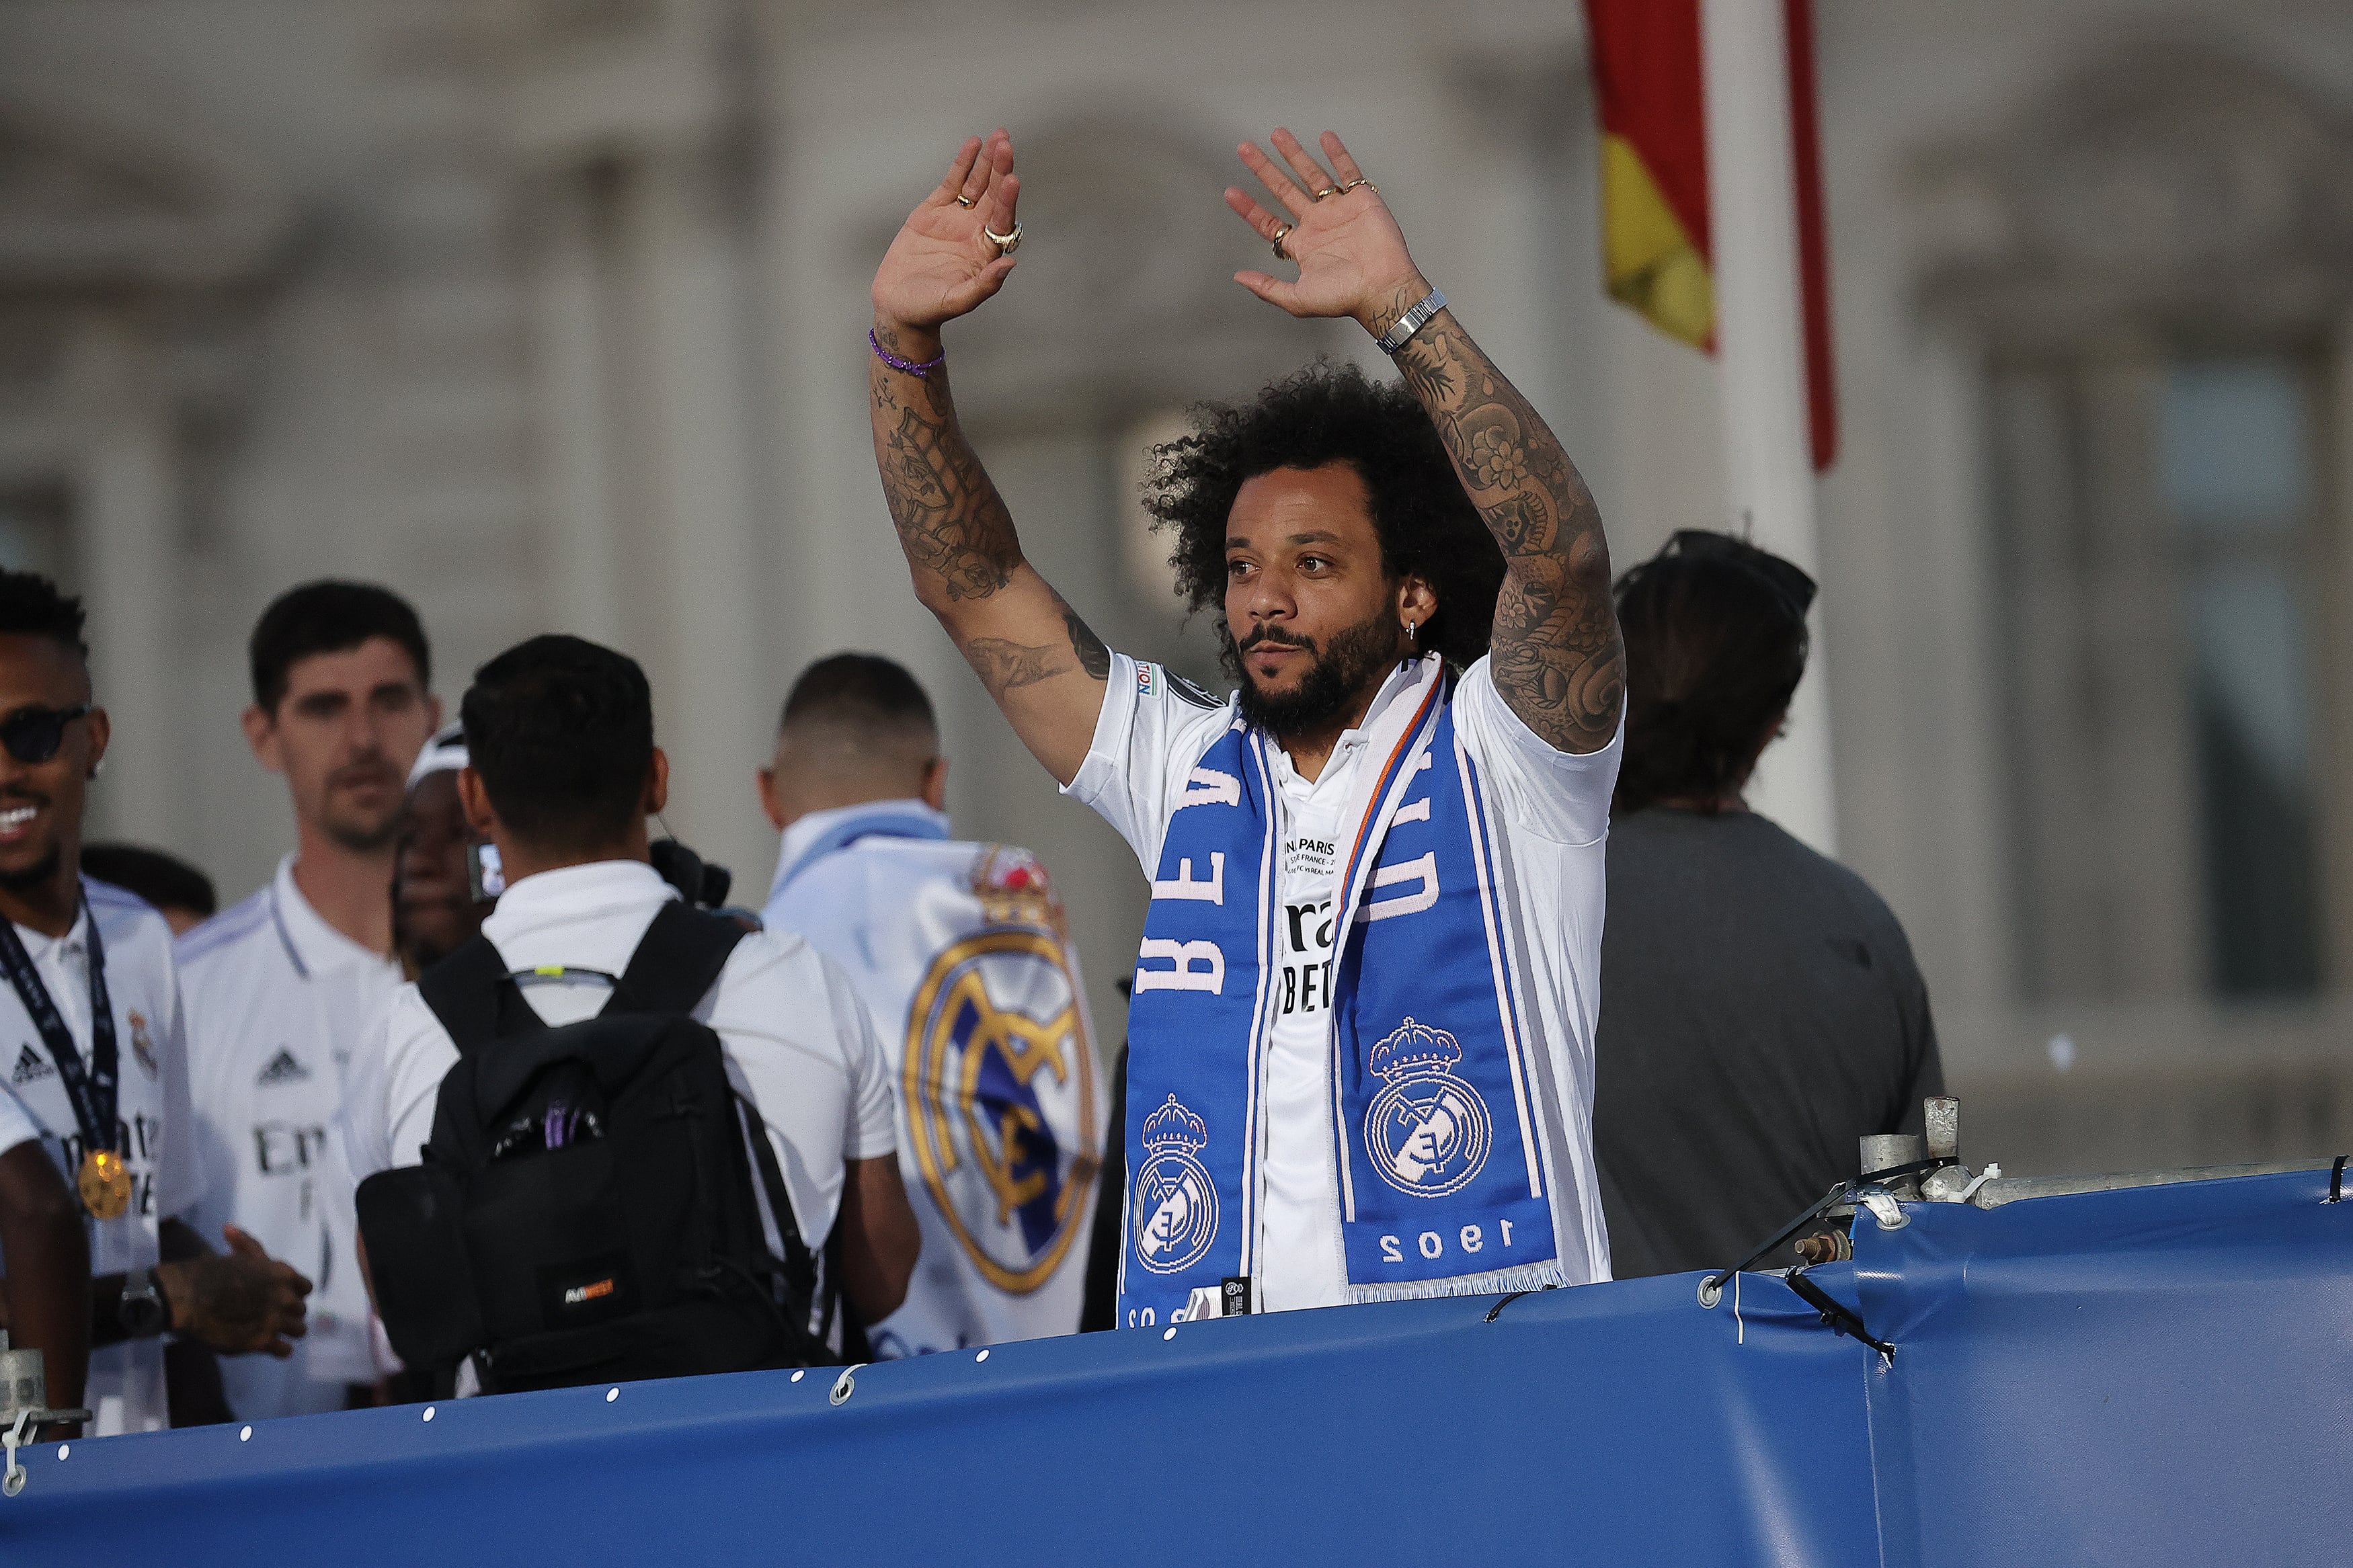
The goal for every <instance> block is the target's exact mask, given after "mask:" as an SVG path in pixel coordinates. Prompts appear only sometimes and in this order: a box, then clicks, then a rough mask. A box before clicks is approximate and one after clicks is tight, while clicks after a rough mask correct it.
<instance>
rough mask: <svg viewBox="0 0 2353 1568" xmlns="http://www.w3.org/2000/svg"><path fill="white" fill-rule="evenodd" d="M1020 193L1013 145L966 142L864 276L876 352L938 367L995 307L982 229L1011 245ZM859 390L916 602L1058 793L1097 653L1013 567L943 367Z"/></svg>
mask: <svg viewBox="0 0 2353 1568" xmlns="http://www.w3.org/2000/svg"><path fill="white" fill-rule="evenodd" d="M1019 194H1020V180H1019V178H1018V176H1016V175H1015V174H1014V173H1013V143H1012V139H1011V138H1010V137H1008V136H1007V135H1006V133H1005V132H1002V131H999V132H997V133H996V134H994V135H992V136H991V137H990V138H989V139H988V141H987V142H986V143H984V142H981V140H980V139H979V138H977V137H975V138H973V139H972V140H970V141H968V142H965V145H964V148H963V150H962V151H961V152H960V153H957V155H956V160H955V163H954V165H953V166H951V167H950V168H949V170H948V175H947V178H946V179H944V180H943V181H942V182H940V184H939V186H938V188H937V189H935V190H934V191H933V192H932V194H931V195H929V196H927V197H925V198H924V199H923V205H920V206H918V207H917V208H916V209H915V210H914V212H913V215H911V216H909V217H908V219H907V223H906V226H904V227H903V228H902V229H901V230H900V231H899V237H897V238H896V239H894V240H892V242H891V249H890V251H889V253H888V254H887V255H885V256H884V257H883V258H882V266H881V270H879V271H878V272H876V274H875V276H874V340H875V342H878V343H880V344H881V346H882V347H883V349H884V350H886V351H887V352H889V353H891V354H892V355H893V356H894V357H896V358H898V359H901V360H905V361H909V362H912V363H918V364H921V363H926V362H928V361H930V360H932V359H934V358H936V357H937V356H938V355H939V353H940V328H941V327H942V325H944V323H946V322H948V321H953V320H955V318H956V317H958V316H961V315H964V314H965V313H966V312H968V311H970V310H973V309H974V308H975V307H976V306H978V305H979V304H980V303H981V302H982V301H984V300H987V299H988V298H989V296H991V295H993V294H995V293H996V292H997V289H999V288H1001V287H1003V285H1004V282H1005V278H1006V275H1007V274H1008V273H1009V272H1011V271H1012V270H1013V266H1014V263H1013V261H1012V259H1011V258H1001V257H999V256H998V255H997V247H996V246H995V245H993V244H991V243H990V242H989V241H988V240H987V238H986V237H984V236H983V235H982V234H981V228H982V226H983V225H984V224H985V225H986V226H988V227H990V228H993V229H995V230H996V231H997V233H999V234H1010V233H1011V232H1013V226H1014V204H1015V201H1016V199H1017V198H1018V195H1019ZM959 195H961V196H963V197H965V198H967V199H969V200H970V201H971V203H972V205H971V206H970V207H965V206H964V205H961V204H960V203H959V201H958V199H957V198H958V197H959ZM867 388H868V393H869V399H868V401H869V405H870V407H871V414H872V420H873V427H874V461H875V466H876V467H877V468H879V469H880V470H881V475H882V494H883V499H884V500H887V501H888V502H889V503H890V507H891V521H892V524H893V525H894V526H895V527H896V528H897V529H898V531H899V545H900V548H901V549H902V550H903V551H904V552H906V556H907V566H908V570H909V571H910V572H912V573H913V576H914V581H915V596H916V597H917V598H918V599H921V600H922V601H923V606H924V608H926V609H928V610H930V611H931V612H932V614H934V615H935V616H938V617H939V619H940V625H941V626H944V627H945V628H946V629H947V634H948V636H949V637H951V638H952V639H954V640H955V645H956V647H957V648H958V650H959V651H961V652H962V653H963V654H964V657H965V662H966V663H968V664H970V665H971V666H972V668H973V673H975V674H976V675H977V676H979V677H980V682H981V684H982V685H983V686H985V687H987V689H988V694H989V696H991V697H992V698H994V699H996V700H997V707H998V708H1000V709H1002V710H1004V712H1005V716H1006V718H1007V719H1008V720H1009V721H1011V722H1012V725H1013V729H1014V731H1015V733H1017V734H1018V735H1019V736H1020V737H1021V740H1022V743H1023V744H1025V745H1027V746H1028V747H1029V751H1030V753H1031V754H1032V755H1033V756H1035V757H1036V758H1037V759H1038V760H1039V762H1040V763H1044V764H1045V765H1046V770H1047V771H1048V772H1049V773H1052V774H1053V775H1054V777H1055V778H1056V779H1058V780H1059V781H1060V782H1061V783H1063V784H1068V783H1070V782H1071V779H1072V778H1074V777H1076V776H1077V774H1078V771H1079V764H1080V763H1083V762H1085V761H1086V757H1087V747H1088V745H1089V743H1090V742H1092V740H1093V739H1094V729H1095V720H1096V718H1097V716H1098V715H1100V714H1101V713H1102V711H1103V694H1104V692H1105V691H1106V690H1107V689H1108V680H1109V677H1110V674H1111V651H1110V649H1108V648H1106V647H1104V646H1103V639H1102V638H1100V637H1096V636H1095V634H1094V633H1093V632H1092V631H1091V630H1089V629H1088V627H1087V624H1086V622H1084V621H1082V620H1081V619H1080V618H1079V615H1078V612H1077V611H1075V610H1073V609H1071V606H1070V605H1068V604H1067V603H1065V602H1064V601H1063V599H1062V596H1061V595H1059V594H1057V593H1055V592H1054V590H1053V589H1052V588H1051V587H1050V586H1049V585H1048V584H1047V583H1046V580H1045V579H1044V578H1043V577H1040V576H1039V574H1037V572H1036V571H1035V570H1034V569H1033V568H1032V567H1031V566H1030V565H1029V562H1027V561H1026V560H1024V559H1023V558H1022V554H1021V541H1020V540H1019V539H1018V537H1017V536H1016V535H1015V533H1014V531H1013V518H1012V515H1011V514H1010V513H1009V512H1008V511H1007V510H1006V508H1005V500H1004V498H1003V497H1002V496H1000V495H998V494H997V487H996V485H994V484H993V483H991V482H990V480H989V478H988V475H987V471H986V470H984V469H983V468H981V466H980V458H979V456H978V455H977V454H976V453H975V452H974V451H973V449H972V445H971V443H970V442H968V441H966V440H965V436H964V430H963V427H962V426H959V425H958V424H957V422H956V412H955V397H954V395H952V394H951V393H950V391H949V389H948V375H947V366H946V365H944V364H941V365H937V366H934V367H933V368H931V369H930V370H929V371H928V372H926V373H925V374H921V375H917V374H913V373H911V372H908V371H903V370H900V369H898V368H896V367H895V366H893V365H891V364H889V363H885V362H884V361H883V360H882V359H881V356H879V355H874V356H870V364H869V369H868V376H867Z"/></svg>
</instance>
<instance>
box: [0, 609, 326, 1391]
mask: <svg viewBox="0 0 2353 1568" xmlns="http://www.w3.org/2000/svg"><path fill="white" fill-rule="evenodd" d="M81 626H82V612H81V607H80V605H79V603H78V602H76V601H74V600H70V599H65V598H62V597H61V596H59V595H58V592H57V589H56V587H55V585H54V584H50V583H49V582H48V581H47V579H45V578H41V577H37V576H34V575H32V574H27V573H18V572H0V915H5V917H6V918H5V921H0V1054H5V1066H0V1151H12V1152H13V1151H14V1150H16V1149H17V1148H19V1147H22V1146H24V1145H26V1144H28V1143H29V1144H36V1145H37V1146H38V1147H40V1148H41V1149H43V1150H44V1151H46V1152H47V1153H48V1155H49V1157H50V1158H51V1159H52V1160H53V1161H54V1162H55V1163H56V1165H57V1167H58V1170H59V1171H60V1172H61V1173H64V1175H65V1176H66V1179H67V1180H68V1181H69V1182H71V1183H72V1184H73V1185H74V1188H75V1192H76V1195H77V1197H78V1199H79V1202H80V1204H81V1205H82V1207H83V1210H84V1213H85V1215H87V1221H88V1228H89V1252H90V1273H91V1275H92V1276H94V1278H93V1279H91V1281H90V1303H91V1317H92V1324H91V1329H92V1332H91V1339H92V1342H93V1344H94V1346H95V1347H96V1348H94V1349H93V1350H92V1351H91V1352H90V1374H89V1380H88V1383H87V1384H86V1386H85V1388H84V1391H83V1395H82V1403H83V1405H86V1406H88V1407H89V1408H90V1409H91V1410H92V1411H93V1412H94V1413H95V1414H96V1417H97V1419H96V1423H95V1429H96V1435H98V1436H109V1435H111V1434H114V1433H120V1432H139V1431H153V1430H155V1429H157V1428H160V1427H162V1426H165V1425H167V1424H169V1422H170V1421H171V1419H172V1415H173V1409H172V1401H171V1398H170V1396H169V1395H168V1394H167V1393H166V1384H165V1374H164V1343H163V1341H162V1340H161V1338H160V1336H161V1335H162V1334H163V1333H164V1331H167V1330H168V1331H174V1332H176V1333H177V1334H178V1335H180V1336H181V1337H182V1338H183V1339H186V1340H190V1341H193V1342H197V1343H201V1344H205V1345H208V1346H210V1347H211V1348H213V1349H216V1350H222V1351H228V1352H248V1351H255V1350H269V1351H271V1352H274V1353H277V1354H280V1355H282V1354H285V1353H286V1352H288V1350H289V1349H290V1337H299V1336H300V1335H301V1332H302V1318H303V1311H302V1300H301V1298H302V1294H303V1292H304V1291H306V1290H307V1289H308V1286H307V1284H306V1283H304V1282H303V1281H302V1280H301V1278H300V1276H298V1275H297V1274H295V1272H294V1271H293V1270H292V1269H290V1268H287V1267H285V1266H284V1265H282V1264H275V1263H272V1262H270V1261H269V1259H268V1258H265V1257H263V1256H262V1255H261V1250H260V1248H259V1247H256V1246H254V1244H253V1243H252V1242H251V1241H250V1240H248V1239H245V1238H237V1239H235V1240H233V1242H232V1251H231V1255H230V1256H228V1257H225V1258H224V1257H216V1256H213V1255H210V1254H209V1251H208V1249H207V1248H206V1247H205V1246H204V1244H203V1243H202V1242H201V1240H199V1239H198V1238H197V1237H196V1236H195V1233H193V1232H192V1231H190V1229H189V1228H188V1227H187V1226H185V1224H183V1223H181V1222H180V1221H179V1219H178V1218H177V1217H176V1216H179V1215H183V1214H185V1211H186V1210H187V1209H188V1208H189V1207H190V1206H191V1205H193V1204H194V1203H195V1201H196V1200H197V1199H198V1198H200V1197H201V1196H202V1195H203V1182H204V1176H203V1172H202V1167H201V1165H200V1163H198V1162H197V1160H196V1159H195V1148H194V1146H193V1139H192V1136H191V1134H192V1131H193V1120H192V1118H191V1115H190V1113H189V1110H188V1080H187V1073H186V1057H185V1052H184V1050H183V1048H182V1030H181V1010H180V994H179V986H178V983H177V981H176V979H175V978H174V973H173V968H172V933H171V930H170V928H169V927H167V926H166V925H165V924H164V919H163V917H162V916H161V915H158V914H157V913H156V912H155V911H154V910H152V909H150V908H149V907H148V906H147V905H146V904H144V903H142V902H141V901H140V900H137V899H134V898H132V896H131V895H130V894H128V893H125V892H123V891H122V890H121V889H116V888H110V887H108V886H106V885H105V884H103V883H97V882H85V881H84V880H83V879H82V877H81V875H80V857H81V820H82V813H83V807H84V805H85V803H86V797H87V793H88V789H89V784H90V780H92V779H94V778H95V777H97V775H98V770H99V766H100V763H101V762H102V761H103V759H104V757H105V754H106V744H107V738H108V733H109V730H108V721H107V716H106V712H105V710H103V709H101V708H98V707H96V706H94V705H93V704H92V702H91V700H90V697H91V692H90V670H89V666H88V663H87V658H88V650H87V649H86V648H85V647H83V646H82V642H81ZM0 1261H5V1260H0Z"/></svg>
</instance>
